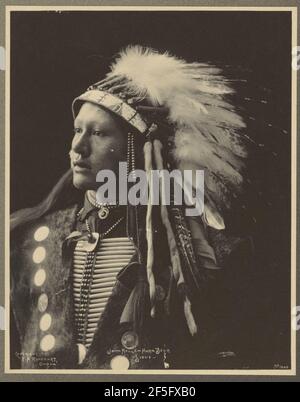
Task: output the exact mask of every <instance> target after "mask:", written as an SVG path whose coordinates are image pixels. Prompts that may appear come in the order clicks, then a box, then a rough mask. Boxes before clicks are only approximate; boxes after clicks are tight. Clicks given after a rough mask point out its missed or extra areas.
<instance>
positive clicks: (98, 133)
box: [93, 130, 104, 137]
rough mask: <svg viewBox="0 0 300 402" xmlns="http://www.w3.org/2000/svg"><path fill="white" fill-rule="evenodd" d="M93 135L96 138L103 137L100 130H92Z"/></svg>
mask: <svg viewBox="0 0 300 402" xmlns="http://www.w3.org/2000/svg"><path fill="white" fill-rule="evenodd" d="M93 135H96V136H97V137H101V136H103V135H104V133H103V131H100V130H94V131H93Z"/></svg>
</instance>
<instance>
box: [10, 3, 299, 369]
mask: <svg viewBox="0 0 300 402" xmlns="http://www.w3.org/2000/svg"><path fill="white" fill-rule="evenodd" d="M296 12H297V10H296V9H294V10H292V9H291V8H285V7H283V8H282V9H281V10H279V9H276V10H272V9H268V10H264V9H259V8H257V9H252V10H243V8H242V7H241V8H240V9H238V8H237V9H235V10H221V9H220V10H218V9H217V8H215V9H201V8H200V7H199V8H190V9H180V7H179V8H175V7H169V8H168V7H165V8H163V9H160V8H159V7H156V8H153V9H151V7H148V8H147V9H146V8H143V7H139V8H134V7H132V8H125V7H124V8H122V7H120V8H118V7H111V8H105V7H103V8H101V7H94V8H93V7H86V8H85V9H84V8H78V9H76V7H74V9H72V8H71V7H69V8H63V7H61V8H59V7H57V8H56V9H55V8H54V7H47V6H45V7H39V8H36V9H35V8H34V7H31V8H30V7H28V8H26V7H25V6H24V7H10V8H9V9H8V11H7V14H6V29H7V31H6V32H7V33H6V34H7V35H8V37H9V40H8V43H9V49H7V68H8V69H9V79H8V81H7V87H6V88H7V92H6V95H5V96H7V97H8V98H7V103H6V107H7V110H6V116H8V122H7V126H6V129H7V130H6V142H7V148H6V149H7V150H8V154H7V155H6V158H7V159H6V163H7V174H8V176H7V177H8V179H7V180H8V183H9V191H8V194H7V197H8V198H7V212H8V215H9V217H8V219H7V222H8V227H7V232H6V233H7V255H8V258H7V264H6V265H7V266H6V276H7V277H6V278H7V281H6V284H7V289H6V303H7V304H6V310H7V312H8V324H9V325H8V328H7V336H6V348H5V350H6V370H7V371H8V372H16V373H18V372H20V373H26V372H32V373H35V372H36V373H49V374H51V373H56V372H57V373H66V374H67V373H76V372H78V373H80V374H86V373H91V372H95V373H96V372H99V373H111V374H113V373H124V372H126V373H128V374H130V373H135V374H138V373H145V374H147V373H160V374H168V373H174V374H176V373H190V374H193V373H195V374H196V373H215V374H218V373H224V374H226V373H227V372H228V373H233V374H234V373H239V374H243V373H250V374H251V373H252V372H253V373H256V374H257V373H258V374H259V373H260V372H261V373H268V374H269V375H271V376H272V375H273V374H274V375H276V373H281V374H283V375H292V374H293V372H294V370H295V353H296V351H295V342H294V341H293V339H294V338H293V337H294V335H295V334H294V333H293V330H292V327H291V312H292V308H293V306H294V305H295V304H293V303H295V299H294V297H295V292H294V290H295V269H296V268H295V258H294V257H295V255H294V251H293V250H294V248H293V241H295V239H294V238H293V224H294V223H293V222H295V219H296V218H295V217H294V218H293V207H292V206H293V205H294V204H293V197H294V194H293V175H294V174H296V172H293V166H294V165H293V155H294V154H293V152H294V151H295V138H296V137H295V136H296V133H295V125H294V123H293V119H295V118H296V117H295V116H296V114H295V113H296V112H295V111H296V104H295V97H293V89H292V88H293V85H292V82H293V68H292V47H293V45H294V42H293V40H294V39H295V35H294V34H293V29H296V27H295V13H296ZM293 38H294V39H293ZM293 144H294V146H293ZM294 162H295V161H294Z"/></svg>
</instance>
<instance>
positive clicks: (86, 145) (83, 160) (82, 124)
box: [71, 102, 127, 190]
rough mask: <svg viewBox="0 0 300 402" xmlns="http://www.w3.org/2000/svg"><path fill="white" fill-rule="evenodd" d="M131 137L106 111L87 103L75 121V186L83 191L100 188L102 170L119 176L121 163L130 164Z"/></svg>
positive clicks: (73, 159) (73, 154)
mask: <svg viewBox="0 0 300 402" xmlns="http://www.w3.org/2000/svg"><path fill="white" fill-rule="evenodd" d="M126 144H127V133H125V132H124V130H123V129H122V128H121V126H120V124H119V122H118V121H117V119H116V118H114V117H113V115H112V114H111V113H109V112H107V111H106V110H104V109H102V108H100V107H98V106H97V105H94V104H92V103H88V102H86V103H84V104H83V105H82V107H81V109H80V111H79V113H78V115H77V117H76V118H75V120H74V138H73V141H72V147H71V167H72V169H73V184H74V186H75V187H76V188H78V189H81V190H95V189H96V188H97V183H96V175H97V173H98V172H99V170H102V169H111V170H113V171H114V172H116V173H117V170H118V166H119V165H118V163H119V162H120V161H125V160H126Z"/></svg>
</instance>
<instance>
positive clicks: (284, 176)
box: [11, 11, 291, 368]
mask: <svg viewBox="0 0 300 402" xmlns="http://www.w3.org/2000/svg"><path fill="white" fill-rule="evenodd" d="M11 29H12V31H11V33H12V36H11V211H15V210H17V209H20V208H23V207H28V206H33V205H35V204H37V203H38V202H39V201H40V200H41V199H42V198H43V197H44V196H45V195H46V193H47V192H48V191H49V190H50V189H51V187H52V186H53V185H54V184H55V182H56V181H57V179H58V178H59V177H60V176H61V175H62V173H63V172H64V171H65V170H66V169H67V168H68V165H69V158H68V152H69V148H70V143H71V139H72V115H71V102H72V100H73V98H74V97H76V96H77V95H78V94H80V93H81V92H83V91H84V90H85V89H86V88H87V87H88V86H89V85H90V84H91V83H93V82H95V81H97V80H99V79H101V78H102V77H103V75H104V74H105V73H106V71H107V68H108V65H109V63H110V62H111V59H112V58H113V56H114V55H115V54H116V53H117V52H118V51H119V50H120V48H122V47H124V46H126V45H128V44H141V45H145V46H151V47H154V48H156V49H158V50H168V51H170V53H172V54H175V55H177V56H179V57H183V58H185V59H186V60H188V61H195V60H197V61H204V62H207V61H210V62H212V63H216V64H218V65H222V66H224V68H225V71H226V69H227V71H228V73H229V74H233V75H234V74H236V75H237V76H242V77H244V78H246V80H247V84H245V85H244V86H242V87H241V88H238V89H239V90H240V91H239V92H238V96H237V98H236V102H237V104H238V105H239V106H240V107H241V108H243V112H244V115H245V118H246V119H247V118H248V119H249V117H250V118H251V117H252V119H250V120H249V121H248V122H249V124H248V130H249V132H248V133H247V134H248V135H249V136H250V137H251V138H253V139H254V140H255V141H256V142H257V143H259V144H261V146H260V147H258V148H259V149H258V152H256V153H253V154H252V157H251V160H250V164H249V172H250V173H251V174H250V173H249V176H251V178H252V180H253V183H254V186H253V187H252V189H251V190H250V192H249V193H247V197H246V202H245V203H247V204H249V205H247V206H248V207H249V208H247V209H246V212H244V213H243V212H242V211H240V210H238V209H234V208H233V210H232V212H231V216H230V217H229V218H228V221H227V223H229V226H230V223H231V222H234V223H235V225H232V226H236V227H239V224H240V223H241V222H242V224H241V225H240V227H242V230H243V231H246V232H249V234H250V235H251V236H252V239H253V244H254V247H255V260H256V264H255V270H254V271H253V272H252V273H251V274H250V276H249V274H247V275H245V278H244V283H243V286H242V287H241V289H243V293H242V295H243V296H242V297H243V300H239V301H238V303H237V308H240V307H241V308H242V306H243V305H246V306H248V307H249V306H254V307H253V309H252V308H251V309H248V311H247V312H246V315H247V321H248V322H249V323H250V325H249V326H248V327H247V330H246V331H247V332H248V333H247V334H246V333H245V334H244V335H245V337H244V338H245V339H246V338H247V345H248V346H247V353H248V355H249V356H251V359H252V362H251V363H252V364H253V365H257V366H258V367H260V368H264V367H266V368H267V367H270V366H272V365H274V364H287V363H289V353H290V349H289V337H290V330H289V323H290V283H289V282H290V98H291V93H290V86H291V81H290V79H291V77H290V69H291V66H290V63H291V60H290V59H291V43H290V42H291V18H290V13H288V12H195V11H194V12H174V11H173V12H95V11H93V12H13V13H12V21H11ZM245 97H247V98H248V97H249V98H251V99H252V100H251V101H245V99H244V98H245ZM261 99H267V100H268V102H267V104H265V103H261V102H260V100H261ZM270 124H271V126H270ZM262 144H263V145H264V146H262ZM261 193H263V195H261ZM248 216H249V217H250V218H249V222H248V220H247V218H248ZM252 216H253V217H254V219H253V218H252ZM247 223H249V225H247Z"/></svg>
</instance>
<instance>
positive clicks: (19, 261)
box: [10, 205, 78, 338]
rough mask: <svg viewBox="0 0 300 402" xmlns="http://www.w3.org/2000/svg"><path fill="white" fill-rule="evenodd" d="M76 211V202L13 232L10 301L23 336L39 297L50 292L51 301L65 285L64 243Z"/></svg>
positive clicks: (66, 271) (74, 221)
mask: <svg viewBox="0 0 300 402" xmlns="http://www.w3.org/2000/svg"><path fill="white" fill-rule="evenodd" d="M77 211H78V206H77V205H73V206H71V207H68V208H65V209H63V210H57V211H54V212H51V213H49V214H46V215H45V216H43V217H41V218H39V219H37V220H36V221H32V222H30V223H27V224H25V225H23V226H20V227H18V228H17V229H15V230H14V231H13V233H12V235H11V255H10V279H11V301H12V309H13V311H14V318H15V321H16V326H17V329H18V332H19V336H20V337H21V338H22V337H23V336H24V334H25V332H26V327H27V325H28V322H29V320H30V317H31V315H32V313H33V311H34V310H37V304H36V303H37V300H38V297H39V296H40V295H41V294H42V293H47V295H48V299H49V303H50V300H51V298H53V297H56V294H59V292H62V291H63V289H64V288H65V287H66V283H67V280H68V268H67V267H65V266H64V264H62V244H63V241H64V240H65V238H66V237H67V236H68V235H69V234H70V232H71V231H72V230H73V227H74V225H75V223H76V213H77ZM33 304H35V306H33Z"/></svg>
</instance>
